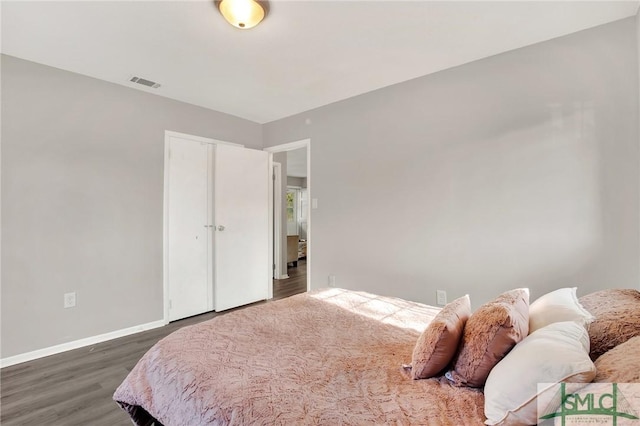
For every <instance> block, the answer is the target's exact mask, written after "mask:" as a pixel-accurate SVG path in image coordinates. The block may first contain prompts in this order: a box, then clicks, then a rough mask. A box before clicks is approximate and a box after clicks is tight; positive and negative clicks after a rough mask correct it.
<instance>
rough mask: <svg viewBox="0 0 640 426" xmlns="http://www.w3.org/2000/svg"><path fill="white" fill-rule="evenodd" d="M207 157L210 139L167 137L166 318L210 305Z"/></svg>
mask: <svg viewBox="0 0 640 426" xmlns="http://www.w3.org/2000/svg"><path fill="white" fill-rule="evenodd" d="M211 163H212V159H211V147H210V144H207V143H201V142H195V141H192V140H188V139H181V138H177V137H172V138H171V139H170V145H169V162H168V164H167V165H166V167H168V170H167V172H168V182H167V183H168V191H167V196H168V218H167V220H168V227H167V234H168V235H167V238H168V239H167V243H168V246H167V249H168V271H167V272H168V281H169V321H175V320H178V319H181V318H186V317H189V316H193V315H197V314H201V313H203V312H207V311H211V310H213V294H212V293H213V282H212V281H213V280H212V271H211V263H212V259H213V253H212V252H211V251H212V241H211V239H212V230H211V226H210V225H211V224H212V211H211V206H210V201H211V200H210V198H211V195H210V194H211V193H212V186H213V185H212V183H211V167H212V164H211Z"/></svg>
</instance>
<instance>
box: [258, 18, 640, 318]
mask: <svg viewBox="0 0 640 426" xmlns="http://www.w3.org/2000/svg"><path fill="white" fill-rule="evenodd" d="M636 31H637V29H636V22H635V18H629V19H626V20H622V21H618V22H615V23H612V24H608V25H605V26H601V27H597V28H594V29H590V30H587V31H583V32H580V33H576V34H573V35H569V36H566V37H563V38H559V39H554V40H551V41H548V42H544V43H540V44H537V45H533V46H529V47H526V48H522V49H518V50H515V51H512V52H507V53H504V54H501V55H497V56H494V57H491V58H487V59H484V60H481V61H477V62H474V63H470V64H467V65H464V66H460V67H457V68H454V69H450V70H446V71H443V72H440V73H437V74H433V75H429V76H425V77H422V78H418V79H415V80H412V81H408V82H404V83H401V84H397V85H395V86H391V87H388V88H384V89H381V90H378V91H375V92H370V93H368V94H364V95H361V96H358V97H355V98H351V99H348V100H345V101H341V102H338V103H335V104H331V105H328V106H326V107H323V108H319V109H316V110H312V111H309V112H307V113H303V114H299V115H296V116H292V117H289V118H286V119H283V120H279V121H276V122H272V123H269V124H267V125H265V127H264V129H263V135H264V137H265V146H271V145H277V144H282V143H286V142H290V141H295V140H300V139H304V138H307V137H309V138H311V146H312V153H311V159H312V160H311V161H312V163H313V167H312V174H313V194H314V195H313V197H314V198H317V199H318V204H319V205H318V209H316V210H311V212H312V215H313V253H312V255H311V256H312V257H313V262H312V270H311V276H312V285H313V287H316V288H317V287H324V286H326V285H327V276H328V275H329V274H335V275H336V285H338V286H341V287H346V288H351V289H362V290H367V291H371V292H375V293H381V294H390V295H396V296H400V297H405V298H409V299H414V300H418V301H424V302H427V303H432V304H435V290H436V289H444V290H447V291H448V296H449V300H451V299H453V298H454V297H457V296H460V295H462V294H464V293H470V295H471V299H472V303H473V304H474V305H475V306H478V305H479V304H480V303H483V302H484V301H486V300H488V299H490V298H492V297H494V296H495V295H496V294H498V293H499V292H502V291H504V290H507V289H510V288H513V287H519V286H527V287H530V288H531V292H532V298H535V297H538V296H539V295H540V294H542V293H543V292H546V291H549V290H552V289H554V288H558V287H563V286H577V287H578V292H579V294H580V295H581V294H585V293H588V292H590V291H593V290H596V289H601V288H606V287H637V286H638V282H639V275H640V273H639V262H638V259H639V257H640V250H639V241H638V240H639V220H638V218H639V210H638V204H639V189H640V188H639V170H638V158H639V150H638V148H639V146H638V145H639V142H638V114H639V112H638V93H639V88H638V84H639V83H638V52H637V46H636V44H637V43H636V37H637V35H636ZM307 119H310V122H311V123H313V124H306V120H307Z"/></svg>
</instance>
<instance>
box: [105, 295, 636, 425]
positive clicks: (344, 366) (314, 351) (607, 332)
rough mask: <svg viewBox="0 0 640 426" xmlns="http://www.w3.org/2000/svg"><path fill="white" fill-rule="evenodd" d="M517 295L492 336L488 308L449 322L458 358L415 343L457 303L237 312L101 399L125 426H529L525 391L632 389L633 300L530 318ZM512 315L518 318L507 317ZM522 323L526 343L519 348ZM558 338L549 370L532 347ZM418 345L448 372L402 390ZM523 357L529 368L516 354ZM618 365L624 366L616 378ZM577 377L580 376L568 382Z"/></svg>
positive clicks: (343, 301)
mask: <svg viewBox="0 0 640 426" xmlns="http://www.w3.org/2000/svg"><path fill="white" fill-rule="evenodd" d="M525 290H526V289H525ZM514 291H515V290H514ZM518 291H519V293H518V294H520V295H521V296H522V295H526V305H524V309H523V308H522V306H520V305H522V303H521V302H522V301H523V300H524V299H523V298H522V297H520V299H518V300H516V301H515V302H514V301H510V302H509V303H511V305H512V307H515V308H514V309H512V311H513V312H515V313H516V314H515V315H514V314H513V312H511V313H510V316H507V317H505V318H508V320H504V319H499V321H500V322H499V327H486V325H487V323H488V321H487V319H486V317H484V316H483V315H484V314H486V313H487V312H488V313H489V314H490V315H489V316H493V317H496V310H495V307H496V306H497V304H496V303H497V302H495V301H494V302H491V303H487V304H485V305H483V306H481V307H480V308H479V309H478V310H476V311H475V312H474V313H473V315H471V318H469V319H468V321H466V320H467V318H464V320H465V321H466V326H464V322H462V325H463V327H460V326H458V327H457V328H458V331H460V333H462V335H460V336H458V337H456V339H459V340H460V343H459V344H460V347H458V348H456V345H458V341H457V340H456V341H455V342H454V344H453V346H452V345H451V342H448V344H445V343H447V342H446V341H445V340H446V339H444V340H443V339H440V338H441V337H442V334H440V335H439V336H440V337H439V339H440V340H439V341H438V342H436V343H433V342H432V341H429V337H427V338H426V340H425V335H428V331H429V330H432V331H433V329H437V327H434V324H437V323H439V319H440V318H442V317H443V314H444V313H447V312H449V311H448V310H449V309H450V308H451V306H452V305H455V304H456V302H459V301H462V300H463V299H464V301H465V303H466V308H465V309H467V310H469V309H470V305H469V300H468V296H465V298H466V299H465V298H460V299H457V300H456V301H454V302H452V303H450V304H449V305H447V307H445V308H444V309H440V308H436V307H432V306H427V305H423V304H419V303H415V302H410V301H406V300H402V299H397V298H390V297H382V296H377V295H373V294H369V293H364V292H354V291H348V290H342V289H335V288H331V289H323V290H317V291H313V292H309V293H306V294H301V295H296V296H292V297H290V298H287V299H283V300H280V301H276V302H269V303H264V304H260V305H256V306H250V307H247V308H244V309H240V310H236V311H233V312H230V313H228V314H225V315H221V316H218V317H215V318H213V319H211V320H209V321H206V322H202V323H200V324H196V325H193V326H189V327H184V328H182V329H180V330H178V331H176V332H174V333H173V334H171V335H169V336H167V337H166V338H164V339H162V340H161V341H159V342H158V343H157V344H156V345H155V346H153V347H152V348H151V349H150V350H149V351H148V352H147V353H146V354H145V355H144V356H143V358H142V359H141V360H140V361H139V362H138V364H137V365H136V366H135V367H134V369H133V370H132V371H131V372H130V374H129V375H128V377H127V378H126V379H125V380H124V382H123V383H122V384H121V385H120V386H119V387H118V389H117V390H116V392H115V394H114V399H115V400H116V402H117V403H118V404H119V405H120V406H121V407H122V408H123V409H124V410H125V411H126V412H127V413H128V414H129V415H130V417H131V419H132V420H133V422H134V423H135V424H137V425H156V426H159V425H164V426H174V425H176V426H177V425H228V424H231V425H234V424H235V425H244V424H259V425H293V424H295V425H302V424H304V425H368V424H391V425H427V424H430V425H431V424H433V425H482V424H483V423H486V424H489V425H493V424H499V425H508V424H535V423H536V420H537V412H536V410H535V403H536V398H537V397H539V396H540V395H539V394H537V393H536V392H538V391H537V390H536V389H537V383H540V382H544V383H552V381H555V382H560V381H574V382H575V381H578V380H581V381H583V382H585V383H587V382H590V381H592V380H594V378H595V379H596V381H613V379H615V380H617V381H620V382H622V381H628V382H633V381H640V377H639V376H638V373H637V372H638V371H640V362H639V361H638V357H637V356H635V355H633V354H636V353H637V351H638V350H640V315H639V314H640V292H638V291H637V290H629V289H626V290H605V291H602V292H596V293H593V294H592V295H588V296H586V297H585V298H583V299H580V302H582V303H583V304H584V307H583V306H582V304H581V303H580V302H578V299H577V296H576V289H575V288H572V289H562V290H558V292H560V294H561V297H560V299H559V298H558V296H557V294H556V293H558V292H552V293H550V294H549V295H545V296H543V297H541V298H540V299H539V300H538V301H536V303H534V304H532V305H531V306H529V304H528V290H526V292H524V291H522V289H518ZM525 293H526V294H525ZM505 294H507V293H505ZM511 296H512V295H510V296H509V297H511ZM501 298H504V295H501V296H499V297H498V299H496V300H498V301H499V302H500V303H498V305H500V306H503V305H504V303H503V302H504V300H503V299H501ZM605 301H606V303H603V302H605ZM518 304H519V305H518ZM563 304H570V305H572V306H573V307H572V308H571V309H568V308H567V306H564V305H563ZM518 306H519V307H518ZM509 309H511V308H509ZM587 309H589V310H590V311H592V312H593V316H592V315H591V314H590V313H589V311H587ZM518 312H519V314H522V313H523V312H525V314H524V315H525V316H524V317H522V315H520V316H521V317H518V315H519V314H518ZM449 313H450V312H449ZM529 314H531V316H529ZM469 315H470V312H469ZM454 316H455V315H454ZM459 316H460V315H458V316H455V317H456V318H458V317H459ZM467 316H468V315H467ZM476 318H477V320H475V322H474V319H476ZM536 318H537V319H536ZM587 318H588V321H587ZM458 319H460V318H458ZM494 319H495V318H494ZM534 320H535V321H534ZM594 320H595V321H594ZM530 322H531V324H532V327H534V328H538V329H539V330H538V331H535V332H533V333H531V334H529V323H530ZM541 322H542V323H541ZM565 324H567V325H570V326H573V327H577V328H578V329H580V330H582V333H583V337H582V340H581V341H580V339H578V340H577V341H576V342H574V345H573V346H574V347H573V349H572V350H573V352H574V354H575V356H577V357H579V360H580V362H577V361H576V360H575V359H571V360H567V361H566V363H565V365H564V366H563V365H561V364H562V362H561V360H558V359H557V358H558V357H557V356H556V352H554V349H553V348H550V349H548V350H547V349H546V347H542V348H540V347H539V346H536V345H538V344H539V343H540V341H543V342H545V343H544V344H545V345H546V344H547V343H546V342H548V341H549V335H547V336H543V334H544V333H545V332H546V333H547V334H549V333H551V332H553V333H556V331H554V330H555V329H561V328H562V327H565ZM576 324H579V325H576ZM494 325H495V324H494ZM588 327H591V328H592V331H591V330H590V331H589V334H587V331H586V330H587V329H588ZM454 328H455V327H454ZM489 328H490V329H491V330H492V331H491V333H493V332H494V331H496V330H498V331H500V332H505V331H506V333H507V335H508V338H509V339H512V340H513V342H512V343H511V345H510V346H509V348H508V349H507V350H506V351H505V352H504V353H503V354H502V355H500V356H499V357H498V358H497V359H496V360H494V361H495V363H497V365H494V366H492V367H491V368H489V370H488V371H486V372H485V374H484V376H483V378H482V380H481V381H480V382H478V383H476V384H473V383H472V379H471V378H468V380H463V382H464V383H460V380H459V376H461V375H464V368H466V367H468V366H469V365H470V363H469V360H468V359H467V358H468V357H467V356H466V355H465V351H466V349H467V347H470V348H472V349H470V350H469V351H466V352H469V353H477V352H478V351H477V348H478V345H489V346H487V348H489V349H490V350H487V351H485V350H484V349H483V351H484V352H487V353H489V352H490V353H491V354H493V352H495V349H496V346H495V341H493V343H492V342H491V341H489V342H488V343H487V342H485V341H484V340H486V339H484V337H482V335H483V334H485V332H486V329H489ZM515 331H517V333H515ZM514 333H515V334H514ZM516 334H517V336H516ZM528 334H529V335H528ZM561 334H562V333H560V335H561ZM538 335H540V337H541V339H538V341H536V336H538ZM514 336H515V337H514ZM636 336H638V337H636ZM551 337H552V338H555V335H552V336H551ZM590 339H591V348H592V351H591V353H590V352H589V347H590V342H589V340H590ZM465 340H466V342H465ZM498 340H500V339H498ZM416 342H417V343H416ZM425 342H426V343H427V346H430V347H431V346H436V347H442V346H447V345H448V346H452V347H453V351H454V352H455V354H456V355H455V358H454V359H453V361H451V362H449V360H448V359H447V360H446V362H445V364H442V365H447V366H448V367H447V368H452V371H448V372H447V370H446V369H445V370H441V366H439V367H437V368H436V369H435V370H433V371H432V373H431V374H429V375H427V377H431V378H426V379H422V380H414V379H416V378H417V377H415V376H416V374H417V370H416V366H417V365H419V363H417V362H416V351H417V350H418V347H419V346H420V345H421V343H422V344H424V343H425ZM501 343H504V335H503V336H502V340H501ZM561 344H566V342H561ZM491 345H493V346H491ZM527 345H529V346H527ZM536 347H537V348H539V349H536V350H534V351H533V352H535V353H534V354H533V356H532V350H531V349H529V348H536ZM511 348H513V350H511ZM519 348H520V349H521V350H519ZM474 351H475V352H474ZM509 351H511V352H510V353H509ZM454 352H451V354H449V355H448V356H452V355H453V353H454ZM436 355H437V354H436ZM590 355H591V358H592V359H593V360H595V364H594V363H593V362H592V361H591V359H590ZM545 356H548V357H549V359H547V360H545ZM412 358H413V363H412ZM585 358H586V360H585ZM620 359H627V360H629V359H633V362H631V363H630V362H629V361H627V362H626V363H625V365H624V370H620V368H619V365H620V363H619V360H620ZM408 362H409V363H410V365H413V374H412V372H411V370H410V369H408V368H407V365H406V363H408ZM474 362H475V361H474ZM536 362H538V363H541V365H544V368H539V370H540V371H545V374H548V373H549V369H548V368H547V367H548V364H549V363H557V364H558V366H559V367H562V368H565V370H566V367H570V368H572V369H574V370H572V372H571V376H567V375H566V374H567V372H566V371H565V370H562V371H561V373H558V374H561V375H560V376H558V377H555V378H553V377H552V378H550V377H548V376H546V377H544V379H542V378H541V377H540V376H538V375H536V374H534V373H535V370H536V368H529V367H531V366H533V365H534V363H536ZM483 363H484V361H482V362H480V363H479V364H483ZM495 363H494V364H495ZM599 363H600V364H599ZM476 364H478V363H476ZM459 365H462V366H461V367H459ZM514 366H520V367H515V368H519V369H520V371H525V370H534V371H533V372H531V371H529V373H531V374H529V376H530V377H529V379H528V380H529V382H528V383H527V382H526V380H521V378H519V379H518V380H514V374H513V369H514ZM579 366H584V369H583V370H580V371H578V370H575V368H577V367H579ZM454 367H455V368H454ZM458 367H459V368H458ZM596 367H597V368H598V374H599V376H596ZM551 370H553V369H551ZM421 371H423V370H421ZM559 371H560V370H559ZM434 372H437V374H434ZM445 372H446V374H445ZM458 373H460V374H458ZM554 374H555V373H554ZM487 375H488V378H487ZM518 377H522V376H521V375H520V374H518ZM485 381H486V386H485ZM485 394H486V396H487V401H485ZM518 398H519V399H518ZM510 403H512V405H511V406H510V405H509V404H510Z"/></svg>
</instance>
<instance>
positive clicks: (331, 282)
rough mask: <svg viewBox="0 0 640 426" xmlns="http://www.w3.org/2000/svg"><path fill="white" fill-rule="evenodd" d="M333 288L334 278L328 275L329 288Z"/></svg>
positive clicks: (334, 284)
mask: <svg viewBox="0 0 640 426" xmlns="http://www.w3.org/2000/svg"><path fill="white" fill-rule="evenodd" d="M335 286H336V276H335V275H329V287H335Z"/></svg>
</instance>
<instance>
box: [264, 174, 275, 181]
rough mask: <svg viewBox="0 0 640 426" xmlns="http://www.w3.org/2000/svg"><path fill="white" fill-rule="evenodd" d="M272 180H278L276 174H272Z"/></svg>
mask: <svg viewBox="0 0 640 426" xmlns="http://www.w3.org/2000/svg"><path fill="white" fill-rule="evenodd" d="M263 176H264V175H263ZM271 178H272V179H273V180H276V174H275V173H274V174H272V175H271Z"/></svg>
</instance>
